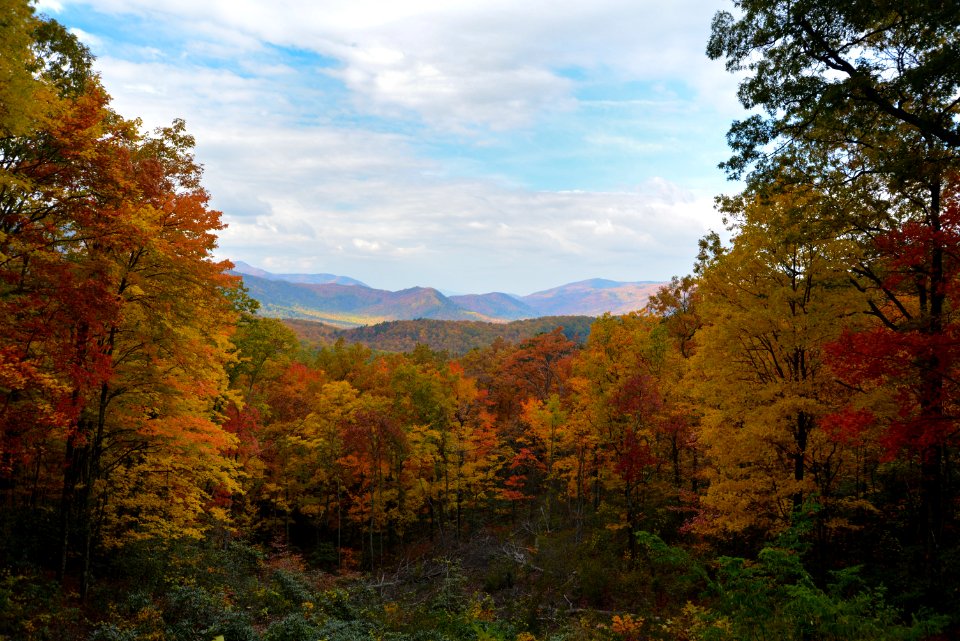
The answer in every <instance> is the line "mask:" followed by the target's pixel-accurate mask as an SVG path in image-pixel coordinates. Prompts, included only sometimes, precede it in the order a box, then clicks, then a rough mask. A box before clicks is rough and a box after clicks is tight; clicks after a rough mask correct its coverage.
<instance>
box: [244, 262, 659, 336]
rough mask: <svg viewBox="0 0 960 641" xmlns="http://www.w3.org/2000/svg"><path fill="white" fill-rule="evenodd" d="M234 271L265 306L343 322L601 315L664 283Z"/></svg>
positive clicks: (638, 302) (642, 300) (273, 312)
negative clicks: (469, 285)
mask: <svg viewBox="0 0 960 641" xmlns="http://www.w3.org/2000/svg"><path fill="white" fill-rule="evenodd" d="M234 273H236V274H238V275H240V276H241V277H242V278H243V282H244V285H245V286H246V287H247V289H248V291H249V294H250V296H251V297H253V298H255V299H256V300H257V301H259V302H260V305H261V308H260V311H261V313H263V314H265V315H267V316H276V317H280V318H302V319H307V320H314V321H320V322H323V323H326V324H329V325H333V326H336V327H358V326H361V325H370V324H373V323H378V322H383V321H391V320H412V319H417V318H424V319H435V320H475V321H487V322H501V323H503V322H509V321H515V320H522V319H527V318H540V317H543V316H561V315H570V316H601V315H603V314H604V313H606V312H610V313H611V314H625V313H627V312H630V311H634V310H637V309H640V308H642V307H643V306H644V305H646V303H647V299H648V298H649V297H650V295H651V294H653V293H655V292H656V291H657V289H658V288H659V287H660V285H662V283H659V282H654V281H640V282H618V281H612V280H604V279H599V278H596V279H591V280H584V281H580V282H576V283H568V284H566V285H561V286H559V287H554V288H552V289H548V290H544V291H541V292H535V293H533V294H529V295H527V296H516V295H513V294H506V293H502V292H492V293H487V294H467V295H460V296H445V295H444V294H442V293H441V292H440V291H438V290H436V289H434V288H432V287H412V288H410V289H403V290H400V291H397V292H391V291H387V290H383V289H375V288H372V287H369V286H367V285H366V284H364V283H362V282H361V281H359V280H356V279H353V278H348V277H346V276H338V275H335V274H274V273H271V272H268V271H265V270H263V269H259V268H257V267H253V266H252V265H248V264H247V263H244V262H242V261H236V263H235V266H234Z"/></svg>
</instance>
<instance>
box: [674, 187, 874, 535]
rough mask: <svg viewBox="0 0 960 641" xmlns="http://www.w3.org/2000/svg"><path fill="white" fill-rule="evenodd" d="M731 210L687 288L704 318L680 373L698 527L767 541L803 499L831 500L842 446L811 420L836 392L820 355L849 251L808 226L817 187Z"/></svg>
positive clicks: (844, 286)
mask: <svg viewBox="0 0 960 641" xmlns="http://www.w3.org/2000/svg"><path fill="white" fill-rule="evenodd" d="M730 205H731V206H733V205H732V204H730ZM737 206H738V207H739V209H738V210H737V211H735V212H734V211H731V213H734V214H735V216H736V219H735V220H736V227H735V229H736V232H737V233H736V235H735V236H734V238H733V245H732V247H731V248H729V249H725V250H723V251H722V252H721V253H720V254H718V255H716V256H714V257H713V258H712V259H711V260H710V261H709V262H708V263H707V264H706V265H705V266H704V268H703V270H702V273H701V276H700V281H699V287H698V292H699V295H700V296H701V303H702V304H701V307H700V311H701V313H702V315H703V318H704V319H706V320H705V326H704V328H703V329H702V330H701V331H700V333H699V334H698V345H699V347H698V351H697V354H696V356H695V357H694V359H693V363H692V367H691V371H690V374H689V376H690V378H691V379H692V384H691V387H692V392H693V394H694V396H695V398H698V399H699V402H700V405H701V411H702V412H703V418H702V421H701V425H700V429H699V439H698V440H699V442H700V444H701V446H702V447H703V449H704V453H705V455H706V457H707V461H706V471H705V474H706V477H707V479H708V481H709V487H708V488H707V490H706V493H705V494H704V495H703V496H702V497H701V508H702V515H701V517H700V519H699V520H698V527H699V529H700V530H701V531H704V532H713V533H724V534H742V533H750V532H753V533H760V534H767V533H769V532H771V531H774V532H775V531H778V530H781V529H783V528H785V527H787V526H788V525H789V523H790V518H791V515H792V513H793V512H794V511H796V510H798V509H800V508H801V507H802V506H803V504H804V501H805V500H807V499H808V498H809V497H810V496H811V495H812V494H813V493H817V494H818V495H819V500H821V501H826V502H829V501H831V499H832V498H833V497H832V496H831V495H832V494H834V487H833V482H834V481H835V478H836V475H837V472H838V468H839V467H840V465H841V463H842V461H843V459H842V451H841V448H840V447H839V446H838V444H837V443H836V442H834V441H832V440H831V439H830V438H828V437H827V435H826V434H824V432H823V430H822V429H821V428H820V423H821V421H822V419H823V417H824V415H826V414H828V413H830V412H831V411H832V410H834V409H835V408H836V407H837V403H838V398H839V397H838V395H839V393H840V392H839V390H838V389H836V386H835V385H834V384H833V376H832V374H831V372H830V371H829V368H828V366H827V363H826V361H827V356H826V352H825V350H826V345H827V344H828V343H829V342H830V341H832V340H835V339H836V338H837V336H838V335H839V332H840V325H839V323H840V321H841V320H842V319H844V317H845V315H846V314H847V311H848V309H849V306H850V304H851V300H852V297H853V289H852V287H850V285H849V284H848V282H847V277H846V270H845V266H844V265H845V263H844V259H845V258H846V253H847V252H848V251H851V250H853V249H854V248H855V246H854V245H852V244H851V243H849V242H846V241H842V240H841V241H838V240H837V239H836V238H835V236H834V234H833V233H832V228H831V225H830V224H829V222H823V223H820V224H817V223H815V222H813V220H814V219H815V218H816V214H815V213H814V212H816V211H818V209H819V208H820V207H823V206H824V203H823V202H822V200H821V199H820V197H819V196H818V194H817V193H816V192H812V191H809V190H798V189H794V190H793V191H791V192H790V193H776V194H774V195H771V196H769V197H767V198H757V199H754V200H740V201H737Z"/></svg>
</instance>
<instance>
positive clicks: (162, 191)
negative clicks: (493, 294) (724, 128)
mask: <svg viewBox="0 0 960 641" xmlns="http://www.w3.org/2000/svg"><path fill="white" fill-rule="evenodd" d="M735 5H736V9H737V14H736V16H734V15H733V14H730V13H726V12H720V13H718V14H717V15H716V16H715V17H714V20H713V23H712V32H711V36H710V38H709V41H708V42H707V43H705V44H706V48H707V55H709V56H710V57H711V58H714V59H717V60H723V61H725V63H726V65H727V68H728V69H729V70H730V71H732V72H736V73H739V74H741V76H742V77H743V80H742V82H741V85H740V93H739V98H740V100H741V102H743V104H744V106H745V107H747V108H748V109H751V110H752V111H751V114H752V115H750V116H748V117H747V118H745V119H744V120H742V121H738V122H734V123H733V124H732V126H731V128H730V131H729V134H728V140H729V145H730V149H731V154H732V155H731V157H730V159H729V160H728V161H727V162H726V163H724V165H723V170H725V171H726V172H727V173H728V175H729V176H730V177H732V178H735V179H738V180H741V181H742V184H743V185H744V187H743V189H742V191H740V192H739V193H737V194H735V195H730V196H725V197H720V198H718V201H717V206H718V209H719V210H720V211H721V212H722V213H723V216H724V222H725V224H726V226H727V229H726V233H725V234H724V235H723V236H721V235H720V234H717V233H711V234H709V235H707V236H705V237H704V238H703V239H702V241H701V243H700V247H699V254H698V258H697V260H696V262H695V264H694V265H693V266H692V270H691V273H690V274H689V275H685V276H678V277H676V278H674V279H673V280H672V281H671V282H670V283H669V284H668V285H666V286H664V287H663V288H661V289H660V291H659V292H658V293H657V294H656V295H655V296H653V297H652V298H651V300H650V302H649V304H648V306H647V307H646V308H645V309H642V310H637V311H636V312H634V313H630V314H627V315H623V316H610V315H607V316H604V317H601V318H598V319H596V320H595V321H594V322H593V324H592V326H591V327H590V331H589V336H588V337H587V338H586V340H585V341H584V342H582V343H578V342H574V341H572V340H570V338H568V336H567V335H565V334H564V330H563V328H560V327H557V328H555V329H554V328H549V329H547V328H545V330H546V331H543V332H541V333H539V334H537V335H535V336H532V337H530V338H525V339H519V338H518V339H517V340H515V341H509V340H505V339H498V340H495V341H493V342H492V343H490V344H488V345H485V346H483V347H474V348H473V349H470V350H469V351H466V352H465V353H462V354H456V353H455V354H453V355H451V354H450V353H449V352H446V351H437V350H434V349H431V348H430V347H429V346H427V345H425V344H420V345H417V346H416V347H414V348H413V349H410V350H407V351H403V352H387V351H373V350H371V349H370V348H368V347H364V346H362V345H356V344H354V345H350V344H346V343H345V342H343V341H337V342H334V343H332V344H324V345H321V344H318V343H315V342H310V341H303V342H302V341H301V340H300V339H299V338H298V337H297V336H296V335H295V334H294V333H293V331H292V330H291V329H290V328H289V327H287V326H285V325H284V324H283V323H282V322H281V321H279V320H276V319H271V318H265V317H262V316H258V315H257V313H256V311H257V306H258V305H257V302H256V301H255V300H253V299H252V298H250V296H249V295H247V293H246V292H245V290H244V289H243V288H242V286H241V285H240V281H239V279H238V278H237V277H236V276H232V275H230V274H229V273H228V272H229V270H230V268H231V267H232V265H231V264H230V263H229V262H228V261H218V260H215V259H214V258H213V252H214V250H215V248H216V243H217V233H218V232H219V231H220V230H222V229H223V223H222V221H221V214H220V212H218V211H216V210H214V209H212V208H211V207H210V204H209V194H208V193H207V192H206V191H205V190H204V188H203V186H202V170H201V167H200V165H199V163H198V161H197V160H196V158H195V157H194V155H193V147H194V140H193V138H192V137H191V135H190V134H189V133H188V132H187V129H186V125H185V123H184V122H182V121H175V122H173V123H171V125H170V126H169V127H166V128H161V129H158V130H155V131H144V130H143V128H142V126H141V123H140V122H139V121H138V120H136V119H129V118H128V117H126V116H122V115H120V114H118V113H117V112H116V111H114V110H113V108H112V107H111V102H110V97H109V96H108V95H107V93H106V91H105V89H104V87H103V86H102V84H101V82H100V79H99V77H98V75H97V73H96V69H95V66H94V60H93V59H92V56H91V54H90V52H89V51H88V50H87V49H86V48H85V47H84V46H83V45H81V44H80V43H79V42H78V41H77V39H76V38H75V37H74V36H73V35H71V34H70V33H69V32H68V31H67V30H66V29H65V28H64V27H63V26H62V25H60V24H58V23H57V22H56V21H54V20H52V19H49V18H47V17H45V16H42V15H38V14H37V13H36V12H35V10H34V9H33V5H32V4H31V3H30V2H28V1H27V0H0V51H2V55H0V506H2V507H0V639H3V640H11V641H13V640H17V641H19V640H24V641H34V640H37V641H41V640H44V641H45V640H62V641H75V640H89V641H132V640H135V639H150V640H169V641H188V640H190V641H193V640H205V641H258V640H262V641H318V640H319V639H325V640H327V641H340V640H351V641H353V640H361V639H363V640H373V639H377V640H387V639H389V640H391V641H407V640H410V641H414V640H417V641H419V640H422V641H428V640H430V641H432V640H437V641H439V640H446V639H450V640H461V639H462V640H469V641H547V640H553V641H560V640H561V639H563V640H570V641H575V640H587V639H607V640H612V641H641V640H643V641H646V640H654V639H656V640H664V641H688V640H689V641H693V640H698V641H713V640H740V639H756V640H774V639H796V640H798V641H799V640H803V641H814V640H860V639H862V640H867V639H871V640H872V639H918V640H928V641H934V640H941V639H950V638H957V637H958V636H960V531H958V526H960V521H958V507H960V506H958V500H960V493H958V489H960V488H958V480H960V479H958V471H957V464H958V444H960V443H958V440H960V434H958V423H957V416H956V415H955V414H956V413H957V411H958V403H960V362H958V357H960V316H958V311H960V310H958V303H957V298H958V296H960V194H958V189H960V176H958V170H960V158H958V151H960V51H958V37H957V36H958V33H960V6H958V5H957V4H956V3H953V2H946V1H937V0H931V1H919V0H917V1H913V2H848V1H844V2H839V1H835V0H792V1H789V2H787V1H786V0H737V2H736V3H735Z"/></svg>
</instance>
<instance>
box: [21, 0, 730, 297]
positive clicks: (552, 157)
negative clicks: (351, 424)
mask: <svg viewBox="0 0 960 641" xmlns="http://www.w3.org/2000/svg"><path fill="white" fill-rule="evenodd" d="M728 4H729V3H726V2H722V1H720V0H717V1H712V0H675V1H673V2H662V0H661V1H659V2H650V1H647V0H594V1H593V2H591V3H584V2H583V1H582V0H575V1H570V0H552V1H550V2H546V1H543V0H513V1H504V0H484V1H470V2H466V1H458V0H447V1H437V0H406V1H404V2H397V1H396V0H395V1H394V2H387V1H385V0H344V1H340V0H321V1H309V0H282V1H281V0H276V1H274V2H269V3H268V2H265V1H262V0H261V1H254V0H232V1H231V0H165V1H164V2H156V1H155V0H41V1H40V2H39V3H38V8H39V10H40V11H42V12H45V13H47V14H49V15H51V16H52V17H54V18H56V19H57V20H59V21H60V22H62V23H63V24H65V25H66V26H67V27H68V28H70V29H71V30H73V32H74V33H75V34H77V35H78V36H79V37H80V39H81V40H83V41H84V42H85V43H86V44H87V45H88V46H89V47H90V48H91V50H92V51H93V52H94V54H95V55H96V56H97V59H98V60H97V63H96V68H97V70H98V71H99V72H100V74H101V76H102V78H103V82H104V85H105V86H106V88H107V90H108V91H109V92H110V93H111V95H112V96H113V101H114V103H113V104H114V107H115V108H116V109H117V110H118V111H119V112H120V113H121V114H123V115H125V116H127V117H140V118H142V119H143V122H144V126H145V127H147V128H153V127H157V126H163V125H166V124H169V123H170V121H171V120H173V119H174V118H184V119H185V120H186V121H187V127H188V130H189V131H190V132H191V133H192V134H193V135H194V136H195V137H196V139H197V150H196V151H197V157H198V159H199V160H200V162H201V163H203V165H204V166H205V185H206V187H207V188H208V190H209V191H210V193H211V195H212V197H213V205H214V206H215V207H217V208H218V209H221V210H222V211H223V213H224V220H225V222H227V224H228V225H229V227H228V229H227V230H226V231H225V232H224V233H222V234H221V237H220V248H219V250H218V251H219V255H220V256H221V257H224V258H231V259H235V260H243V261H245V262H248V263H251V264H253V265H256V266H259V267H262V268H264V269H268V270H270V271H274V272H329V273H336V274H343V275H347V276H351V277H354V278H358V279H360V280H363V281H364V282H366V283H368V284H370V285H371V286H374V287H381V288H385V289H393V290H396V289H402V288H405V287H411V286H415V285H424V286H434V287H438V288H441V289H444V290H447V291H455V292H471V293H483V292H488V291H507V292H511V293H518V294H527V293H530V292H533V291H537V290H542V289H546V288H549V287H553V286H556V285H560V284H563V283H566V282H572V281H577V280H583V279H587V278H594V277H602V278H610V279H614V280H622V281H637V280H666V279H668V278H669V277H670V276H671V275H674V274H683V273H686V272H688V271H689V270H690V267H691V265H692V261H693V257H694V255H695V254H696V248H697V239H698V238H699V237H701V236H702V235H703V234H704V233H706V232H707V231H708V230H709V229H718V230H719V229H720V228H721V226H722V225H721V222H720V216H719V215H718V214H717V213H716V212H715V211H714V210H713V205H712V203H713V197H714V196H716V195H717V194H719V193H721V192H724V191H727V192H729V191H734V190H735V189H736V188H737V185H735V184H731V183H728V182H727V181H726V180H725V177H724V176H723V174H722V172H721V171H720V170H719V169H717V168H716V165H717V163H719V162H720V161H722V160H724V159H726V157H727V156H728V151H727V148H726V145H725V138H724V136H725V133H726V130H727V128H728V127H729V124H730V122H731V120H732V119H734V118H738V117H742V112H741V110H740V108H739V105H738V104H737V101H736V79H735V78H733V77H731V76H730V75H729V74H727V73H726V72H725V71H724V69H723V65H722V63H720V62H713V61H710V60H708V59H707V58H706V56H705V55H704V53H703V51H704V49H705V46H706V41H707V37H708V35H709V26H710V21H711V19H712V17H713V15H714V13H716V11H718V10H721V9H727V8H729V7H728Z"/></svg>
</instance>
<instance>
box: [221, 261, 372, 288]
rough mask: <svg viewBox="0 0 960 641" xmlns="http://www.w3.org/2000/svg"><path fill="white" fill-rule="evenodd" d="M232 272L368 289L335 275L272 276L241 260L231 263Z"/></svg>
mask: <svg viewBox="0 0 960 641" xmlns="http://www.w3.org/2000/svg"><path fill="white" fill-rule="evenodd" d="M233 271H235V272H237V273H238V274H241V275H249V276H258V277H260V278H266V279H267V280H282V281H285V282H288V283H303V284H309V285H326V284H328V283H335V284H337V285H359V286H360V287H369V285H367V284H366V283H363V282H361V281H359V280H357V279H355V278H349V277H348V276H337V275H336V274H272V273H270V272H268V271H266V270H264V269H260V268H259V267H254V266H253V265H250V264H249V263H245V262H243V261H242V260H235V261H233Z"/></svg>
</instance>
